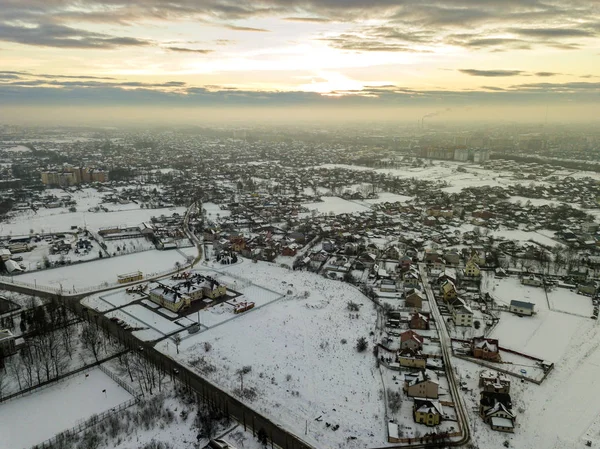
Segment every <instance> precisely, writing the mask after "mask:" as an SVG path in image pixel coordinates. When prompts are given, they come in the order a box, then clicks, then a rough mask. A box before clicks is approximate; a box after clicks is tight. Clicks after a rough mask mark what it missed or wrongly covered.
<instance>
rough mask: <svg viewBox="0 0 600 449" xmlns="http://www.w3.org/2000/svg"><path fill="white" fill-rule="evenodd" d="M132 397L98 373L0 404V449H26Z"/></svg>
mask: <svg viewBox="0 0 600 449" xmlns="http://www.w3.org/2000/svg"><path fill="white" fill-rule="evenodd" d="M129 399H132V396H131V395H130V394H129V393H128V392H127V391H125V390H124V389H122V388H121V387H120V386H119V385H118V384H116V383H115V382H113V380H112V379H111V378H110V377H108V376H107V375H106V374H104V373H103V372H102V371H100V370H99V369H94V370H92V371H89V372H87V373H80V374H78V375H76V376H75V377H71V378H69V379H67V380H65V381H62V382H59V383H56V384H54V385H52V386H51V387H49V388H46V389H44V390H40V391H36V392H35V394H31V395H26V396H22V397H20V398H17V399H14V400H12V401H8V402H5V403H2V404H0V435H1V437H0V449H21V448H24V449H29V448H30V447H31V446H33V445H35V444H38V443H41V442H43V441H45V440H47V439H49V438H52V437H53V436H54V435H55V434H57V433H60V432H62V431H64V430H68V429H70V428H72V427H74V426H75V425H77V424H78V423H80V422H83V421H85V420H87V419H89V418H90V417H91V416H92V415H94V414H98V413H102V412H104V411H106V410H110V409H111V408H113V407H116V406H118V405H119V404H121V403H123V402H126V401H128V400H129Z"/></svg>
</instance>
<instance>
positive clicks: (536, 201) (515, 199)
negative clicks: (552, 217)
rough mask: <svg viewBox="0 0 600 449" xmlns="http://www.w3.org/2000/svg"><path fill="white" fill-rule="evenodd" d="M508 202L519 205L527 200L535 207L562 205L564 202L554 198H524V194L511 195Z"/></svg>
mask: <svg viewBox="0 0 600 449" xmlns="http://www.w3.org/2000/svg"><path fill="white" fill-rule="evenodd" d="M508 201H509V202H511V203H521V205H523V206H524V205H525V204H526V203H527V202H529V203H531V205H532V206H535V207H539V206H553V207H556V206H560V205H563V204H565V203H562V202H560V201H555V200H547V199H543V198H526V197H524V196H511V197H510V198H509V199H508Z"/></svg>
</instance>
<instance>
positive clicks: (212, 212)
mask: <svg viewBox="0 0 600 449" xmlns="http://www.w3.org/2000/svg"><path fill="white" fill-rule="evenodd" d="M202 209H204V210H205V211H206V216H207V217H208V218H210V219H211V220H216V218H217V214H218V215H219V217H220V218H223V217H229V216H230V215H231V212H230V211H228V210H226V209H221V207H219V205H218V204H215V203H211V202H208V203H202Z"/></svg>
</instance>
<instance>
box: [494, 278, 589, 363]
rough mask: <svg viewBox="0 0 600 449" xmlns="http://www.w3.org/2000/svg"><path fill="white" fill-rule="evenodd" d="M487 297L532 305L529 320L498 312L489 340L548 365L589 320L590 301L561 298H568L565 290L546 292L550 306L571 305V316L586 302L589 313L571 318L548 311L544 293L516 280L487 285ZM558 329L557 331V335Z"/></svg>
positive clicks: (558, 358) (499, 281)
mask: <svg viewBox="0 0 600 449" xmlns="http://www.w3.org/2000/svg"><path fill="white" fill-rule="evenodd" d="M490 294H491V295H492V296H493V297H494V300H495V301H496V302H497V303H498V304H503V305H509V304H510V301H512V300H513V299H516V300H519V301H526V302H531V303H533V304H535V312H536V314H535V315H534V316H531V317H519V316H517V315H515V314H512V313H509V312H501V313H500V322H499V323H498V324H497V325H496V327H495V328H494V330H493V331H492V333H491V335H490V337H492V338H498V339H499V340H500V346H503V347H506V348H509V349H514V350H517V351H521V352H524V353H526V354H529V355H533V356H536V357H539V358H541V359H545V360H550V361H552V362H555V361H558V360H560V358H561V357H563V356H564V354H565V351H567V348H568V345H569V341H570V339H571V338H572V337H574V336H575V335H576V334H577V333H578V330H579V328H580V326H582V325H584V324H588V322H590V321H592V320H591V319H590V318H589V316H590V315H591V300H590V298H587V297H585V296H581V297H580V298H581V300H580V298H576V299H577V301H572V300H567V301H568V302H565V301H563V299H562V298H566V297H569V298H571V299H574V298H572V297H571V295H572V293H571V292H569V291H568V290H566V291H565V290H563V289H556V290H554V291H551V292H549V293H548V298H549V299H550V304H554V303H557V304H560V305H561V306H562V308H568V307H569V304H571V303H572V304H573V307H577V308H576V309H572V310H573V313H576V312H578V311H580V310H581V308H582V307H583V305H582V304H581V303H583V302H584V301H585V300H587V302H589V303H590V313H589V314H587V315H585V317H583V316H581V317H580V316H574V315H571V314H568V313H561V312H559V311H553V310H550V309H549V308H548V301H547V300H546V295H545V293H544V290H543V289H542V288H540V287H529V286H525V285H521V283H520V282H519V279H517V278H506V279H502V280H498V279H496V280H495V281H494V282H493V283H492V284H491V289H490ZM557 329H560V332H557Z"/></svg>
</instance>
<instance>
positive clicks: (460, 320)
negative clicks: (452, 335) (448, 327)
mask: <svg viewBox="0 0 600 449" xmlns="http://www.w3.org/2000/svg"><path fill="white" fill-rule="evenodd" d="M452 321H454V325H455V326H468V327H471V326H472V325H473V311H472V310H471V308H470V307H469V306H468V305H467V304H466V303H465V301H464V300H463V299H461V298H456V300H455V301H454V305H453V306H452Z"/></svg>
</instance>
